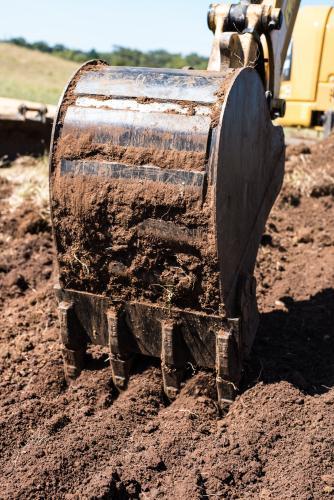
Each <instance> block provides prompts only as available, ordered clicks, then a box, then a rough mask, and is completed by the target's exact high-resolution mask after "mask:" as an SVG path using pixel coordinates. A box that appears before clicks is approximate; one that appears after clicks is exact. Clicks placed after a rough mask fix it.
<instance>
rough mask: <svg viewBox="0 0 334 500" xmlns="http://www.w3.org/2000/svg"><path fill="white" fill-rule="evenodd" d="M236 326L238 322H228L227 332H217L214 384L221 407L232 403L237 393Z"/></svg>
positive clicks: (238, 371) (238, 370)
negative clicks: (215, 384)
mask: <svg viewBox="0 0 334 500" xmlns="http://www.w3.org/2000/svg"><path fill="white" fill-rule="evenodd" d="M235 323H236V324H235ZM238 326H239V320H235V321H234V320H230V328H229V330H228V331H226V330H219V332H218V334H217V336H216V383H217V394H218V402H219V404H220V406H221V407H224V406H226V405H227V404H230V403H232V402H233V401H234V399H235V396H236V393H237V391H238V387H237V383H238V382H239V379H240V369H239V361H238V357H237V339H236V337H235V329H236V328H237V329H239V328H238Z"/></svg>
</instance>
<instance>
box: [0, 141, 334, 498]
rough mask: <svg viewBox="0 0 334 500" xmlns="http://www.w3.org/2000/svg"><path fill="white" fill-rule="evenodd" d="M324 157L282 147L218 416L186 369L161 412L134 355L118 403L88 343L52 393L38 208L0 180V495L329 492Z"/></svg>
mask: <svg viewBox="0 0 334 500" xmlns="http://www.w3.org/2000/svg"><path fill="white" fill-rule="evenodd" d="M333 152H334V138H331V139H329V140H327V141H324V142H323V143H320V144H318V145H316V146H312V147H311V149H310V150H307V151H306V150H303V151H302V150H296V148H295V147H294V149H288V151H287V157H288V161H287V174H286V178H285V183H284V187H283V190H282V193H281V196H280V198H279V199H278V201H277V203H276V205H275V208H274V210H273V212H272V215H271V217H270V220H269V221H268V225H267V228H266V232H265V234H264V236H263V239H262V244H261V248H260V251H259V257H258V264H257V277H258V297H259V305H260V311H261V323H260V329H259V332H258V335H257V339H256V342H255V345H254V348H253V351H252V353H251V356H250V359H249V360H248V362H247V364H246V367H245V375H244V381H243V392H242V394H241V395H240V396H239V397H238V399H237V400H236V401H235V403H234V404H233V405H232V406H231V407H230V410H229V412H228V413H227V414H225V415H222V414H221V413H220V412H219V410H218V407H217V404H216V401H215V390H214V379H213V376H212V375H211V374H210V373H201V372H196V370H195V368H194V373H193V377H192V378H191V379H189V381H188V382H187V383H186V385H185V387H184V388H183V390H182V393H181V394H180V396H179V397H178V399H177V400H176V401H175V402H173V403H172V404H170V403H169V402H167V401H166V399H165V397H164V396H163V393H162V390H161V373H160V369H159V366H158V365H152V364H149V362H148V361H145V360H138V362H137V365H136V366H135V370H134V374H133V376H132V378H131V381H130V385H129V389H128V390H127V391H126V392H125V393H123V394H121V395H118V394H117V392H116V390H115V389H114V387H113V385H112V382H111V374H110V369H109V367H108V354H107V353H106V352H103V351H100V350H98V349H97V348H95V349H93V350H91V351H90V353H89V359H88V363H87V369H86V370H85V371H84V372H83V373H82V375H81V376H80V378H79V379H78V380H77V381H76V382H75V383H74V384H73V385H71V387H67V386H66V384H65V380H64V376H63V370H62V361H61V353H60V346H59V343H58V334H59V332H58V323H57V318H56V315H55V301H54V298H53V293H52V285H53V281H54V279H53V276H52V257H53V250H52V241H51V234H50V228H49V224H48V221H47V218H46V217H45V207H44V206H41V205H40V204H38V203H37V202H36V197H34V196H30V197H29V196H28V197H25V198H24V203H23V205H20V206H17V204H15V205H13V204H11V203H10V201H8V200H10V199H11V198H8V197H12V196H13V192H14V191H15V190H17V186H16V185H15V181H13V180H10V181H8V180H3V178H4V177H6V176H7V177H8V175H9V173H8V175H7V173H6V172H5V171H3V172H2V173H0V175H1V177H0V249H1V257H0V287H1V297H0V314H1V335H0V359H1V361H0V373H1V379H0V380H1V382H0V387H1V394H0V398H1V406H0V429H1V432H0V450H1V453H0V498H3V499H14V498H15V499H54V498H57V499H66V500H69V499H81V498H83V499H86V498H87V499H117V498H120V499H130V498H133V499H136V498H140V499H157V498H168V499H169V498H173V499H174V498H175V499H187V498H194V499H215V498H226V499H243V500H246V499H247V500H248V499H275V500H276V499H277V500H285V499H292V498H295V499H298V500H299V499H303V500H307V499H309V500H311V499H327V498H331V497H332V496H333V494H334V468H333V460H334V451H333V450H334V437H333V428H334V389H333V386H334V363H333V352H334V326H333V325H334V287H333V283H334V254H333V246H334V216H333V213H334V197H333V193H334V190H333V179H334V155H333ZM22 168H28V167H27V166H25V167H22ZM8 172H10V170H9V171H8Z"/></svg>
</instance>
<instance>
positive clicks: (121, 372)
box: [106, 309, 131, 391]
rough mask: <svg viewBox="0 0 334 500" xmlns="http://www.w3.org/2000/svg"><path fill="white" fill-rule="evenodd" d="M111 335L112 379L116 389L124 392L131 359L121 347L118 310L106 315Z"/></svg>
mask: <svg viewBox="0 0 334 500" xmlns="http://www.w3.org/2000/svg"><path fill="white" fill-rule="evenodd" d="M106 315H107V321H108V333H109V352H110V365H111V371H112V378H113V382H114V384H115V386H116V388H117V389H118V390H119V391H124V390H125V389H126V388H127V385H128V380H129V371H130V364H131V359H130V356H127V355H125V354H124V353H123V352H122V350H121V347H120V338H119V334H120V331H119V313H118V311H117V310H116V309H109V310H108V311H107V313H106Z"/></svg>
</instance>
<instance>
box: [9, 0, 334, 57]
mask: <svg viewBox="0 0 334 500" xmlns="http://www.w3.org/2000/svg"><path fill="white" fill-rule="evenodd" d="M211 1H212V0H211ZM209 3H210V0H30V1H29V2H27V0H10V1H7V2H4V1H3V2H0V4H2V5H1V11H0V12H1V14H0V19H1V21H0V39H4V38H11V37H14V36H23V37H25V38H26V39H27V40H29V41H37V40H44V41H47V42H49V43H51V44H54V43H63V44H65V45H67V46H69V47H71V48H80V49H91V48H96V49H98V50H105V51H108V50H110V49H111V48H112V47H113V46H114V45H122V46H125V47H131V48H138V49H141V50H150V49H158V48H163V49H167V50H169V51H174V52H182V53H190V52H198V53H199V54H202V55H207V54H208V53H209V50H210V45H211V39H212V35H211V33H210V32H209V30H208V29H207V26H206V12H207V8H208V5H209ZM320 3H321V4H330V5H333V3H334V0H321V1H319V0H318V1H317V0H304V1H303V5H306V4H320Z"/></svg>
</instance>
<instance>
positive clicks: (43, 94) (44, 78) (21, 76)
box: [0, 43, 78, 104]
mask: <svg viewBox="0 0 334 500" xmlns="http://www.w3.org/2000/svg"><path fill="white" fill-rule="evenodd" d="M77 67H78V65H77V64H76V63H73V62H71V61H65V60H63V59H60V58H58V57H55V56H52V55H49V54H43V53H41V52H38V51H34V50H29V49H25V48H23V47H17V46H15V45H11V44H7V43H0V96H1V97H11V98H15V99H25V100H29V101H36V102H43V103H46V104H57V101H58V99H59V96H60V95H61V92H62V90H63V88H64V86H65V84H66V82H67V81H68V79H69V78H70V76H71V74H72V73H73V72H74V71H75V69H76V68H77Z"/></svg>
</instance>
